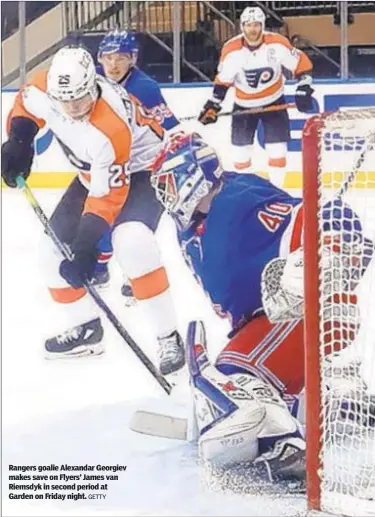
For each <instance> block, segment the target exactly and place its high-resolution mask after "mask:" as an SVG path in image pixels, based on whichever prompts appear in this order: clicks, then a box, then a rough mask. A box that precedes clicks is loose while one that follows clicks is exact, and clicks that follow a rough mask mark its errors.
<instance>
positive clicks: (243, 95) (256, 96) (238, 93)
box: [236, 77, 283, 100]
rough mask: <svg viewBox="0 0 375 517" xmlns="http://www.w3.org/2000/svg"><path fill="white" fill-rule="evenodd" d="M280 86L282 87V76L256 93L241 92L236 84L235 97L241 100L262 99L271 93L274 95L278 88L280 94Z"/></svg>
mask: <svg viewBox="0 0 375 517" xmlns="http://www.w3.org/2000/svg"><path fill="white" fill-rule="evenodd" d="M282 87H283V78H282V77H280V78H279V79H278V81H276V83H274V84H272V85H271V86H269V87H268V88H265V89H264V90H262V91H260V92H257V93H246V92H243V91H242V90H240V89H239V88H238V86H237V87H236V97H237V98H238V99H242V100H254V99H263V98H264V97H270V96H271V95H274V94H275V93H276V92H277V91H278V90H280V94H281V89H282Z"/></svg>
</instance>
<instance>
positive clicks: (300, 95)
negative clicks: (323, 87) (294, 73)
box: [295, 76, 314, 113]
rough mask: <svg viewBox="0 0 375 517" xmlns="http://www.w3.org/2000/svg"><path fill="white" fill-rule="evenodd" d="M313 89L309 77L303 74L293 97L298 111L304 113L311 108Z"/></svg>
mask: <svg viewBox="0 0 375 517" xmlns="http://www.w3.org/2000/svg"><path fill="white" fill-rule="evenodd" d="M313 93H314V89H313V88H312V87H311V77H310V76H303V77H301V79H300V80H299V82H298V83H297V88H296V93H295V98H296V105H297V109H298V111H301V112H302V113H306V112H308V111H311V110H312V108H313V99H312V94H313Z"/></svg>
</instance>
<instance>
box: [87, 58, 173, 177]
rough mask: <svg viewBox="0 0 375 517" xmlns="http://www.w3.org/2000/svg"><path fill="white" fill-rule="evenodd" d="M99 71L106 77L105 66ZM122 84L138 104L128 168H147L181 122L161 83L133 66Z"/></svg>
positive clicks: (100, 67)
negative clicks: (163, 93) (168, 136)
mask: <svg viewBox="0 0 375 517" xmlns="http://www.w3.org/2000/svg"><path fill="white" fill-rule="evenodd" d="M97 72H98V73H99V74H100V75H103V76H104V70H103V67H102V66H98V67H97ZM119 85H120V86H121V87H123V88H125V90H126V91H127V92H128V94H129V96H130V97H131V98H132V100H133V101H134V103H135V104H136V105H137V106H138V109H137V119H136V127H135V128H134V136H133V145H132V151H131V156H130V163H129V170H130V172H131V173H134V172H139V171H143V170H148V169H150V167H151V166H152V164H153V163H154V161H155V158H156V156H157V154H158V153H159V151H160V149H161V147H162V145H163V139H164V138H165V133H166V132H168V131H171V130H172V129H174V128H175V127H176V126H178V125H179V121H178V120H177V118H176V117H175V116H174V115H173V113H172V111H171V110H170V109H169V107H168V105H167V103H166V101H165V99H164V97H163V95H162V93H161V90H160V86H159V84H158V83H157V82H156V81H154V80H153V79H152V78H151V77H149V76H148V75H147V74H145V73H144V72H142V70H139V69H138V68H137V67H132V68H131V69H130V70H129V72H128V73H127V75H126V77H125V78H124V79H123V80H122V81H121V82H120V83H119Z"/></svg>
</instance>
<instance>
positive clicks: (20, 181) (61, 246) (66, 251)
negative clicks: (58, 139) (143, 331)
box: [16, 176, 172, 395]
mask: <svg viewBox="0 0 375 517" xmlns="http://www.w3.org/2000/svg"><path fill="white" fill-rule="evenodd" d="M16 181H17V186H18V188H19V189H20V190H22V191H23V193H24V194H25V197H26V199H27V201H28V202H29V203H30V205H31V207H32V209H33V210H34V212H35V214H36V215H37V217H38V219H39V221H40V222H41V223H42V225H43V227H44V229H45V231H46V233H47V234H48V235H49V237H51V239H52V240H53V242H54V244H55V245H56V247H57V249H58V250H59V251H60V252H61V254H62V255H63V257H64V258H66V259H68V260H70V261H71V260H73V258H74V257H73V254H72V252H71V250H70V248H69V246H67V245H66V244H65V243H63V242H61V241H60V239H59V238H58V237H57V235H56V233H55V232H54V230H53V228H52V226H51V225H50V223H49V220H48V218H47V216H46V214H45V213H44V212H43V210H42V207H41V206H40V204H39V203H38V201H37V199H36V198H35V196H34V194H33V193H32V191H31V189H30V187H29V186H28V185H27V183H26V181H25V180H24V178H22V177H21V176H18V178H17V180H16ZM84 287H85V289H86V290H87V292H88V293H89V294H90V295H91V297H92V298H93V300H94V302H95V303H96V305H97V306H98V307H99V308H100V309H101V310H102V311H103V312H104V314H105V315H106V316H107V318H108V319H109V321H110V322H111V323H112V325H113V326H114V327H115V329H116V330H117V332H118V333H119V334H120V336H121V337H122V338H123V340H124V341H125V343H126V344H127V345H128V346H129V347H130V348H131V349H132V350H133V352H134V353H135V355H136V356H137V357H138V359H139V360H140V361H141V362H142V363H143V365H144V366H145V367H146V368H147V370H148V371H149V372H150V373H151V375H152V376H153V377H154V379H156V381H157V382H158V383H159V385H160V386H161V387H162V388H163V390H164V391H165V392H166V393H167V394H168V395H170V393H171V391H172V385H171V384H169V382H168V381H167V380H166V379H165V378H164V377H163V376H162V375H161V373H160V372H159V371H158V370H157V368H156V367H155V366H154V364H153V363H152V361H151V360H150V359H149V358H148V357H147V355H146V354H145V353H144V352H143V350H142V349H141V348H140V347H139V346H138V345H137V343H136V342H135V341H134V339H133V338H132V337H131V336H130V334H129V333H128V332H127V331H126V330H125V328H124V327H123V326H122V324H121V323H120V321H119V320H118V319H117V317H116V316H115V315H114V314H113V312H112V311H111V309H110V308H109V307H108V305H107V304H106V303H105V301H104V300H103V298H102V297H101V296H100V295H99V294H98V293H97V291H96V289H95V287H94V286H92V285H91V284H90V283H89V282H85V283H84Z"/></svg>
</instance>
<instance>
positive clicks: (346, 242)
mask: <svg viewBox="0 0 375 517" xmlns="http://www.w3.org/2000/svg"><path fill="white" fill-rule="evenodd" d="M302 156H303V199H304V242H303V246H304V260H305V271H304V285H305V308H304V310H305V314H304V320H305V374H306V385H305V390H306V441H307V455H306V468H307V498H308V508H309V511H310V512H323V513H324V514H328V515H330V514H332V515H345V516H346V515H348V516H352V515H353V516H354V515H361V516H362V515H375V433H374V431H375V267H373V262H375V258H374V259H372V255H373V251H374V244H373V242H374V240H375V107H374V108H363V109H360V110H346V111H338V112H335V113H331V114H318V115H315V116H313V117H311V118H310V119H309V120H308V121H307V122H306V124H305V127H304V130H303V137H302ZM371 303H372V305H373V309H372V310H371ZM372 377H374V378H372Z"/></svg>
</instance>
